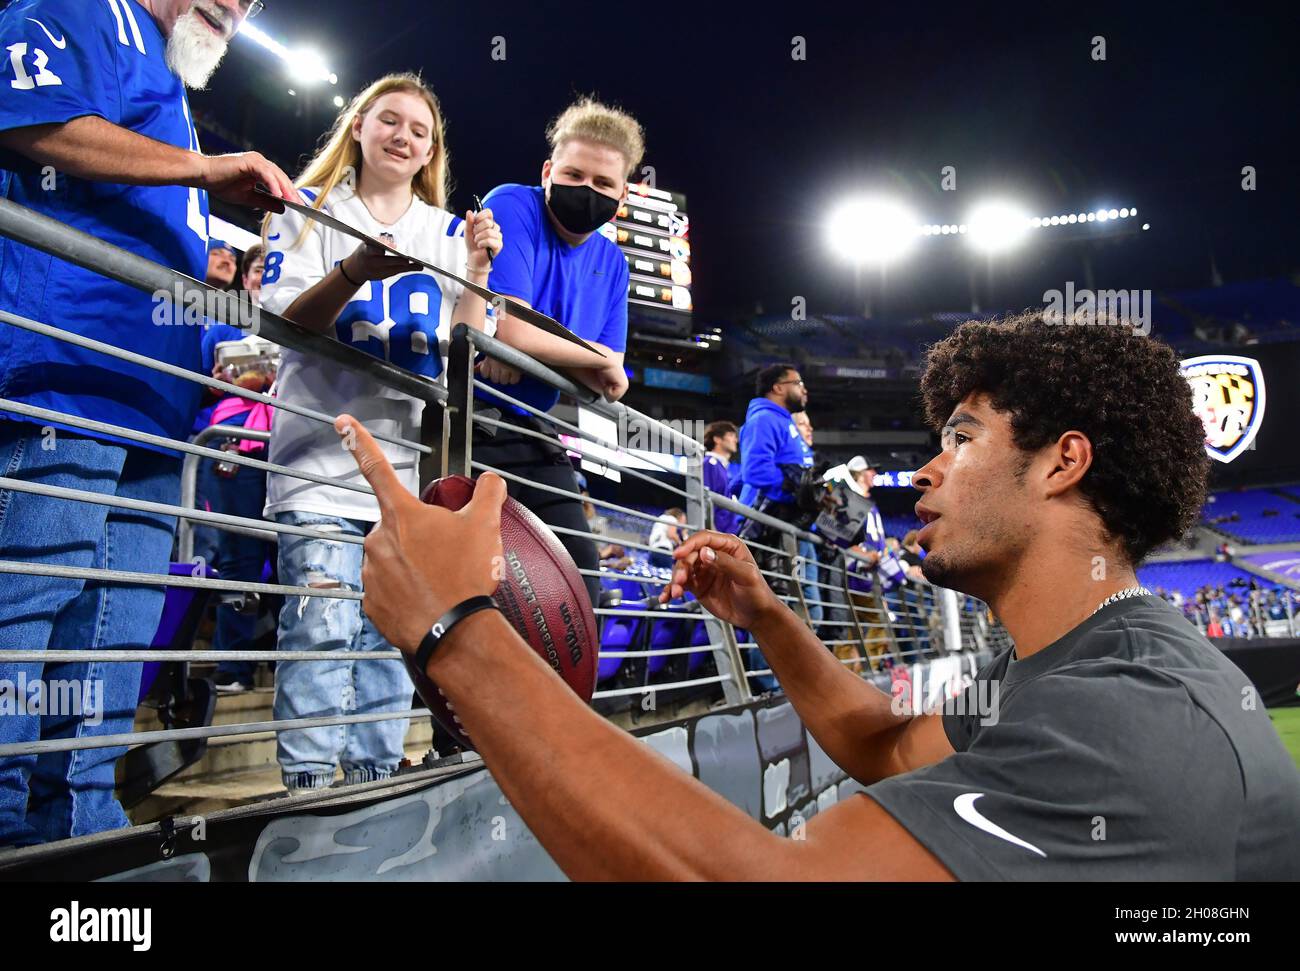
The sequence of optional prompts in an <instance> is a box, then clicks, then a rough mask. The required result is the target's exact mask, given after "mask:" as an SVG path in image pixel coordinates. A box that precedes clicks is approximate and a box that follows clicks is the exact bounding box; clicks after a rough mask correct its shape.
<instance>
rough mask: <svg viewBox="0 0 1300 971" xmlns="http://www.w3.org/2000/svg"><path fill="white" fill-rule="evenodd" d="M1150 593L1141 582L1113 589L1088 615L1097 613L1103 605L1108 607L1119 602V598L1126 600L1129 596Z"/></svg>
mask: <svg viewBox="0 0 1300 971" xmlns="http://www.w3.org/2000/svg"><path fill="white" fill-rule="evenodd" d="M1150 595H1151V591H1150V590H1148V589H1147V588H1146V587H1144V586H1142V585H1141V584H1139V585H1138V586H1136V587H1125V588H1124V589H1123V590H1117V591H1115V592H1114V593H1112V594H1111V595H1110V596H1109V597H1107V598H1106V599H1105V600H1103V601H1102V602H1101V603H1099V604H1098V605H1097V610H1094V611H1093V612H1092V613H1091V614H1089V615H1088V616H1089V617H1091V616H1094V615H1095V614H1096V613H1097V611H1099V610H1101V609H1102V608H1103V607H1109V606H1110V605H1111V604H1115V603H1119V602H1120V601H1121V600H1127V599H1128V598H1129V597H1148V596H1150Z"/></svg>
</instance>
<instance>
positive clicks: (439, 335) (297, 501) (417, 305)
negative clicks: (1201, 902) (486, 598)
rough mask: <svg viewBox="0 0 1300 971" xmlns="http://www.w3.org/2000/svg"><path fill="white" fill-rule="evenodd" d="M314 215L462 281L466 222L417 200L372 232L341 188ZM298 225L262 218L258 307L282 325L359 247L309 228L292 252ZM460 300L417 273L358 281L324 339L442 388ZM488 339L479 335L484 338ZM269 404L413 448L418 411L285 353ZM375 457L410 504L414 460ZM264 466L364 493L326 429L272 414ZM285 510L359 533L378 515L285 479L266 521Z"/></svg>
mask: <svg viewBox="0 0 1300 971" xmlns="http://www.w3.org/2000/svg"><path fill="white" fill-rule="evenodd" d="M302 192H303V195H304V196H305V197H306V198H307V200H308V201H309V202H311V201H313V200H314V199H315V197H316V194H315V193H314V192H312V191H311V190H302ZM322 209H323V210H324V211H325V212H327V213H329V214H330V215H332V216H334V217H336V218H338V219H340V220H342V221H343V222H345V223H347V224H348V225H350V226H354V227H356V228H357V229H359V230H361V231H362V232H364V233H367V234H369V235H371V236H378V235H380V234H381V233H388V234H390V235H391V236H392V237H393V243H392V245H393V246H394V247H395V248H396V249H398V250H400V251H401V252H403V253H407V254H410V255H411V256H414V257H417V258H419V259H421V260H424V261H425V262H427V263H432V264H433V265H435V266H440V267H444V268H446V269H448V270H450V271H451V272H453V273H455V274H457V275H458V276H464V275H465V269H466V253H465V239H464V236H465V224H464V220H462V219H459V218H457V217H455V216H453V215H452V214H451V213H449V212H446V211H444V210H441V209H435V208H433V207H432V206H429V205H427V204H426V203H424V202H423V201H421V200H420V199H419V198H418V197H416V198H413V199H412V202H411V208H410V209H408V210H407V211H406V214H405V215H403V216H402V218H401V219H399V220H398V221H397V222H396V223H395V224H393V225H391V226H386V225H384V224H382V223H380V222H379V221H378V220H376V219H375V217H374V216H372V215H371V214H370V210H369V209H367V208H366V206H365V204H364V203H363V202H362V201H361V200H360V199H358V198H357V197H356V193H355V191H354V190H353V189H352V188H351V187H349V186H347V185H339V186H338V187H336V188H335V189H334V190H333V191H332V192H331V193H330V197H329V199H327V200H326V202H325V204H324V205H323V206H322ZM306 222H309V220H307V219H306V218H305V217H303V216H301V215H299V214H297V213H295V212H292V211H285V212H284V213H282V214H279V215H272V216H271V221H270V225H269V227H268V229H267V244H268V246H267V254H266V269H265V272H264V275H263V277H262V305H263V306H264V307H265V308H266V309H267V310H269V311H270V312H272V313H277V314H280V313H283V312H284V311H285V309H286V308H287V307H288V306H289V305H290V304H292V303H293V301H294V300H296V299H297V298H298V296H299V295H300V294H302V293H303V292H304V291H306V290H308V289H310V288H311V287H312V286H314V285H315V284H317V283H319V282H320V281H321V280H322V279H323V278H324V277H325V275H326V274H327V273H329V271H330V270H332V269H333V268H334V267H335V266H336V265H337V264H338V263H340V262H341V261H342V260H343V258H344V257H346V256H348V255H349V254H350V253H352V252H353V251H354V250H355V249H356V248H357V246H358V245H359V244H358V241H357V240H356V239H354V238H353V237H351V236H348V235H346V234H344V233H340V232H338V231H337V230H334V229H331V228H329V227H327V226H323V225H321V224H320V223H316V222H312V223H311V228H310V231H309V232H308V233H307V236H306V238H305V239H303V241H302V243H301V244H300V245H297V246H295V245H294V244H295V243H296V242H297V240H298V238H299V236H300V235H301V233H302V230H303V224H304V223H306ZM461 291H462V287H461V286H460V285H459V284H456V283H452V282H451V281H448V280H446V279H445V278H443V277H439V276H436V275H434V274H432V273H429V272H427V271H420V272H415V273H403V274H401V275H399V276H394V277H389V278H388V279H386V280H373V281H368V282H367V283H365V284H364V285H363V286H362V287H361V288H360V289H358V290H357V293H356V296H354V297H353V298H352V300H351V301H349V302H348V304H347V305H346V306H345V307H344V308H343V310H342V312H341V313H340V314H339V317H338V320H337V321H336V322H335V326H334V337H335V338H336V339H338V340H340V341H343V342H344V343H346V344H350V345H352V346H353V347H355V348H357V349H358V350H361V351H364V352H366V353H367V354H373V355H374V356H375V357H379V358H382V359H384V360H386V361H390V362H392V363H393V364H396V365H398V366H399V367H403V368H406V369H407V370H408V371H413V372H415V373H416V374H421V375H424V376H426V377H430V378H436V379H439V380H442V375H443V372H444V370H445V367H446V353H447V342H448V339H449V337H450V333H451V323H452V310H453V308H454V307H455V305H456V300H457V298H458V297H459V296H460V294H461ZM493 330H494V328H493V327H492V326H491V325H490V324H489V325H488V333H492V332H493ZM277 394H278V395H279V397H280V399H281V400H283V401H288V402H292V403H294V404H298V405H303V406H306V407H310V408H315V409H318V410H320V411H324V412H326V413H327V414H331V415H338V414H342V413H345V412H346V413H347V414H349V415H352V416H353V417H355V418H356V419H357V420H358V421H360V422H361V423H362V424H364V425H365V427H366V428H367V429H368V430H369V431H371V432H372V433H374V432H379V433H381V434H386V435H389V436H391V437H394V438H404V439H406V440H407V441H418V440H419V428H420V419H421V415H422V412H423V410H424V402H423V401H421V400H419V399H417V398H412V397H411V396H410V395H407V394H403V393H402V392H400V391H395V390H393V389H392V388H390V387H387V386H386V385H384V384H382V383H381V382H380V381H378V380H377V379H375V378H373V377H370V376H368V375H364V374H360V373H358V372H356V371H351V370H347V369H344V368H340V367H338V366H337V365H335V364H332V363H331V362H329V361H325V360H319V359H316V358H314V357H313V356H311V355H308V354H303V353H301V352H299V351H295V350H291V349H290V348H287V347H286V348H285V349H284V357H283V363H282V365H281V368H280V372H279V378H278V381H277ZM379 445H380V447H381V448H382V449H383V450H384V453H385V454H386V455H387V456H388V460H389V461H390V462H391V463H392V464H393V467H394V468H395V469H396V470H397V474H398V476H399V478H401V480H402V481H403V483H405V485H406V486H407V488H409V489H410V490H411V491H412V492H416V491H417V489H418V488H419V478H418V477H419V462H418V459H419V455H418V453H417V452H415V450H414V449H408V448H403V447H402V446H400V445H392V444H389V443H388V442H380V443H379ZM269 460H270V461H271V462H275V463H278V464H280V465H287V466H290V467H292V468H295V469H302V470H305V471H309V472H314V473H316V474H318V475H323V476H328V477H329V478H331V479H337V480H340V481H346V482H355V483H357V484H360V485H364V484H365V480H364V478H363V477H362V476H361V473H360V472H359V471H358V470H357V466H356V462H355V461H354V460H353V458H352V455H351V453H350V452H348V451H346V450H345V449H344V448H343V446H342V442H341V440H340V438H339V436H338V434H337V433H336V432H335V431H334V429H333V428H332V427H331V426H329V425H326V424H324V423H323V422H319V421H315V420H314V419H311V418H304V417H302V416H300V415H295V414H292V413H290V412H287V411H282V410H278V411H277V412H276V415H275V421H274V423H273V426H272V431H271V448H270V455H269ZM290 510H293V511H298V512H312V513H320V514H324V515H331V516H342V517H344V518H347V519H359V520H363V521H368V522H376V521H378V519H379V506H378V503H377V502H376V501H375V499H374V498H373V497H372V496H368V495H365V494H364V493H359V492H353V491H352V490H349V489H337V488H333V487H331V486H325V485H320V484H318V483H315V482H308V481H305V480H303V479H296V478H292V477H290V476H285V475H276V474H271V475H269V476H268V478H267V489H266V515H267V516H271V515H273V514H275V513H279V512H286V511H290Z"/></svg>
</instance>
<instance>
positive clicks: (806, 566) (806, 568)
mask: <svg viewBox="0 0 1300 971" xmlns="http://www.w3.org/2000/svg"><path fill="white" fill-rule="evenodd" d="M799 555H800V556H802V557H803V559H804V563H803V574H802V576H803V580H804V582H803V583H802V584H800V586H802V588H803V598H804V600H806V601H807V603H808V617H809V619H810V620H811V621H812V622H813V623H814V624H816V623H819V622H820V621H821V620H822V617H823V616H824V614H823V611H822V605H821V601H823V600H825V599H826V598H825V597H823V596H822V588H821V587H819V586H817V584H818V583H820V582H821V569H820V568H819V567H818V565H817V547H815V546H813V544H812V543H811V542H809V541H808V540H806V539H801V540H799Z"/></svg>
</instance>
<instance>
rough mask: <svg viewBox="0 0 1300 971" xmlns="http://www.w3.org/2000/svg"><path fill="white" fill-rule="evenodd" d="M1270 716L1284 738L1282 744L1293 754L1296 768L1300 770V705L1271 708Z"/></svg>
mask: <svg viewBox="0 0 1300 971" xmlns="http://www.w3.org/2000/svg"><path fill="white" fill-rule="evenodd" d="M1268 714H1269V717H1270V718H1272V719H1273V724H1274V725H1275V726H1277V733H1278V734H1279V735H1281V736H1282V744H1283V745H1285V746H1286V750H1287V751H1288V752H1290V753H1291V758H1293V759H1294V760H1295V764H1296V768H1298V769H1300V705H1292V706H1290V707H1289V708H1270V709H1269V711H1268Z"/></svg>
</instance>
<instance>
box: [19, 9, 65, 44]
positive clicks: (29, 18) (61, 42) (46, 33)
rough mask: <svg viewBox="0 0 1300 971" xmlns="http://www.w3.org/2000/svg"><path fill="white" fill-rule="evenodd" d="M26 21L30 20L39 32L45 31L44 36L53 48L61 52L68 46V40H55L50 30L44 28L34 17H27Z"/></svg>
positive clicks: (62, 38) (63, 38)
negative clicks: (39, 29)
mask: <svg viewBox="0 0 1300 971" xmlns="http://www.w3.org/2000/svg"><path fill="white" fill-rule="evenodd" d="M27 19H28V20H30V21H31V22H32V23H34V24H35V25H36V26H37V27H39V28H41V30H43V31H45V36H46V37H48V38H49V39H50V43H51V44H53V45H54V46H55V47H57V48H58V49H59V50H63V49H64V48H65V47H67V46H68V39H67V38H66V37H60V38H59V39H58V40H55V39H54V35H53V34H51V33H50V28H48V27H46V26H45V25H44V24H43V23H41V22H40V21H39V20H37V19H36V18H35V17H28V18H27Z"/></svg>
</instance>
